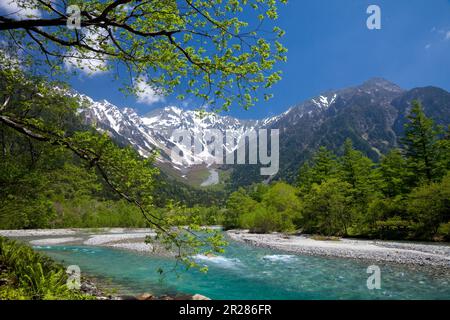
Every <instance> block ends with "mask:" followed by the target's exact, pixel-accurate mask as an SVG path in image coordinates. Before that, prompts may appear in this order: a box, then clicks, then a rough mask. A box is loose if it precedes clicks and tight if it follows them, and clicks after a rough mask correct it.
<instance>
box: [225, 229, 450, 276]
mask: <svg viewBox="0 0 450 320" xmlns="http://www.w3.org/2000/svg"><path fill="white" fill-rule="evenodd" d="M226 233H227V235H228V236H229V237H230V238H231V239H232V240H235V241H239V242H244V243H247V244H250V245H253V246H257V247H264V248H270V249H276V250H282V251H286V252H291V253H296V254H307V255H316V256H328V257H340V258H351V259H363V260H372V261H381V262H393V263H399V264H410V265H421V266H433V267H439V268H446V269H448V270H450V245H449V244H447V243H446V244H423V243H414V242H393V241H378V240H354V239H341V240H339V241H321V240H314V239H312V238H310V237H308V236H303V235H300V236H287V235H284V234H279V233H272V234H251V233H249V232H248V231H245V230H230V231H227V232H226Z"/></svg>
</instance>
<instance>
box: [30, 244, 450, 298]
mask: <svg viewBox="0 0 450 320" xmlns="http://www.w3.org/2000/svg"><path fill="white" fill-rule="evenodd" d="M35 248H36V249H38V250H41V251H43V252H45V253H46V254H47V255H49V256H51V257H53V258H54V259H56V260H58V261H61V262H63V263H64V264H66V265H72V264H76V265H78V266H80V268H81V271H82V273H83V272H84V273H86V274H88V275H90V276H93V277H96V278H97V279H98V280H99V281H100V283H105V284H106V283H109V285H110V286H111V287H114V288H118V290H119V292H120V293H123V294H140V293H144V292H151V293H153V294H156V295H163V294H195V293H199V294H202V295H205V296H207V297H210V298H212V299H449V298H450V274H449V273H448V272H447V273H433V272H431V271H429V270H428V269H426V268H423V267H421V268H412V267H410V266H403V265H393V264H381V263H380V264H377V265H378V266H379V267H380V269H381V289H379V290H376V289H375V290H369V289H368V288H367V278H368V277H369V276H370V274H368V273H367V268H368V266H370V265H372V264H373V263H369V262H363V261H359V260H353V259H341V258H325V257H314V256H305V255H293V254H287V253H283V252H279V251H274V250H269V249H261V248H255V247H251V246H248V245H245V244H241V243H236V242H233V241H231V243H230V246H229V247H228V248H227V251H226V253H225V254H224V255H222V256H217V257H205V256H196V257H194V259H196V261H197V262H199V263H200V264H202V265H207V266H208V267H209V271H208V273H207V274H203V273H201V272H199V271H197V270H187V271H186V270H185V269H184V268H182V267H180V266H176V265H175V262H174V260H172V259H170V258H164V257H155V256H149V255H145V254H140V253H137V252H132V251H126V250H120V249H113V248H107V247H95V246H85V245H54V246H35ZM159 268H162V269H163V270H164V272H163V274H162V275H161V274H160V273H159V272H158V269H159Z"/></svg>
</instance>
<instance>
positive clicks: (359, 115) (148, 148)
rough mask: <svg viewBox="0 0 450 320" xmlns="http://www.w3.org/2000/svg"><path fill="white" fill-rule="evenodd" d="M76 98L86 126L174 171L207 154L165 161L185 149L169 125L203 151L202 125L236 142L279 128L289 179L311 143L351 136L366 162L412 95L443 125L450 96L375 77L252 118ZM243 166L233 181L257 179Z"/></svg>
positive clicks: (396, 126)
mask: <svg viewBox="0 0 450 320" xmlns="http://www.w3.org/2000/svg"><path fill="white" fill-rule="evenodd" d="M76 95H77V96H78V97H79V99H80V101H82V103H83V105H84V106H85V108H84V110H83V111H82V113H83V115H84V117H85V118H86V121H87V122H88V123H90V124H93V125H95V126H96V127H97V128H98V129H99V130H102V131H106V132H108V133H109V134H110V135H111V136H112V137H114V139H115V140H116V141H118V142H119V143H121V144H124V145H126V144H129V145H132V146H133V147H134V148H136V150H137V151H138V152H139V153H140V154H141V155H142V156H148V155H150V153H151V152H152V151H153V150H155V149H158V150H160V157H159V158H158V161H159V163H160V164H164V165H163V166H162V167H165V168H167V167H170V168H171V169H175V170H176V172H178V174H179V176H184V175H185V174H186V172H187V171H189V170H191V169H192V170H195V169H196V168H198V166H199V165H198V163H200V162H205V163H210V162H209V161H208V160H209V159H210V157H211V154H210V153H209V152H202V153H200V154H198V155H197V158H192V159H189V158H184V159H185V160H186V161H184V162H182V163H181V162H178V163H177V162H175V163H174V162H172V161H171V158H170V155H171V150H172V149H173V147H174V146H178V147H179V149H181V150H182V151H183V153H185V152H189V153H190V151H191V150H186V147H184V145H183V144H181V143H180V142H179V141H176V139H174V138H173V132H174V131H175V130H180V129H181V130H186V131H188V132H189V134H190V135H191V136H192V137H194V140H195V142H197V143H198V144H199V145H200V146H201V148H202V150H207V148H208V145H209V144H210V143H211V141H208V139H207V137H206V132H207V130H209V129H217V130H219V131H221V132H222V133H223V135H224V136H225V133H226V132H227V131H230V130H231V131H233V132H234V133H235V134H236V135H237V137H238V138H237V141H239V140H242V139H243V138H244V137H245V136H246V134H247V133H248V132H249V131H250V130H253V129H254V130H258V129H261V128H267V129H279V130H280V175H281V176H282V177H284V178H286V179H291V178H292V177H295V175H296V172H297V170H298V167H299V166H300V164H301V163H302V162H303V161H305V160H306V159H308V158H309V157H310V156H311V154H312V153H313V152H314V150H316V149H317V148H318V147H319V146H327V147H328V148H329V149H331V150H335V151H338V150H339V148H340V147H341V146H342V144H343V142H344V140H345V139H346V138H351V139H352V140H353V142H354V145H355V147H356V148H358V149H360V150H362V151H364V152H365V153H366V154H367V155H368V156H370V157H371V158H373V159H376V158H378V157H379V156H380V155H381V154H383V153H385V152H387V151H388V150H389V149H390V148H392V147H395V146H397V143H398V136H399V135H401V130H402V127H403V124H404V122H405V115H406V114H407V111H408V106H409V105H410V102H411V100H413V99H419V100H421V101H422V103H423V105H424V109H425V111H426V112H428V113H429V114H430V116H431V117H433V118H435V120H436V121H437V122H438V124H443V125H447V124H448V121H449V120H448V119H449V114H448V110H450V109H449V108H450V105H449V103H450V93H448V92H447V91H445V90H442V89H439V88H435V87H427V88H416V89H413V90H410V91H406V90H403V89H401V88H400V87H398V86H397V85H395V84H393V83H391V82H389V81H387V80H384V79H379V78H375V79H371V80H369V81H367V82H365V83H363V84H361V85H359V86H355V87H350V88H345V89H341V90H335V91H329V92H326V93H323V94H321V95H319V96H317V97H314V98H312V99H309V100H306V101H304V102H302V103H301V104H298V105H296V106H293V107H292V108H290V109H289V110H287V111H286V112H284V113H282V114H280V115H278V116H275V117H270V118H266V119H262V120H257V121H256V120H255V121H253V120H240V119H236V118H233V117H230V116H223V115H220V114H215V113H207V114H202V115H201V114H199V113H198V112H196V111H191V110H183V109H181V108H178V107H174V106H170V107H166V108H163V109H156V110H154V111H152V112H150V113H148V114H146V115H139V114H137V112H136V111H134V110H133V109H130V108H121V107H118V106H116V105H113V104H111V103H109V102H108V101H105V100H104V101H94V100H93V99H91V98H89V97H87V96H85V95H82V94H78V93H77V94H76ZM437 102H439V103H437ZM434 116H435V117H434ZM223 143H224V148H225V150H227V152H234V149H233V146H229V145H227V144H226V140H225V139H224V141H223ZM236 144H237V143H236ZM203 167H204V168H207V167H208V166H207V165H203ZM250 167H251V166H235V167H234V170H232V177H231V180H232V181H233V183H234V184H236V185H243V184H247V183H252V182H255V181H257V177H256V174H252V172H251V170H253V169H251V168H250ZM258 171H259V170H258ZM259 178H261V177H259ZM242 179H244V180H242Z"/></svg>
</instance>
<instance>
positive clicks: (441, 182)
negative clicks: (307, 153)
mask: <svg viewBox="0 0 450 320" xmlns="http://www.w3.org/2000/svg"><path fill="white" fill-rule="evenodd" d="M412 105H413V106H412V109H411V111H410V114H409V116H408V120H409V121H408V123H407V124H406V125H405V136H404V138H403V139H402V146H403V147H402V149H394V150H391V151H390V152H389V153H388V154H387V155H385V156H383V157H382V160H381V162H380V163H374V162H373V161H372V160H370V159H369V158H368V157H366V156H365V155H364V154H363V153H362V152H360V151H357V150H355V149H354V148H353V146H352V142H351V140H347V141H346V142H345V145H344V146H343V147H342V153H341V155H340V156H336V155H335V154H334V153H333V152H331V151H329V150H327V149H326V148H324V147H322V148H319V150H318V151H317V152H316V154H315V155H314V157H313V158H312V159H311V160H310V161H308V162H306V163H305V164H303V165H302V166H301V168H300V170H299V175H298V179H297V184H296V186H291V185H288V184H286V183H283V182H277V183H275V184H273V185H271V186H268V185H257V186H254V187H251V188H249V189H247V190H246V189H240V190H239V191H237V192H235V193H233V194H231V196H230V197H229V199H228V202H227V208H228V213H229V214H228V215H226V219H225V225H226V226H227V227H229V228H248V229H250V230H251V231H253V232H262V233H265V232H272V231H281V232H292V231H295V230H298V229H301V230H302V231H303V232H306V233H313V234H318V235H323V236H353V237H368V238H378V239H410V240H411V239H415V240H445V241H449V240H450V172H449V169H450V167H449V165H450V140H449V138H450V131H449V129H448V128H447V130H444V129H443V128H439V127H436V126H435V125H434V123H433V121H432V119H429V118H427V117H426V115H425V114H424V112H423V110H422V107H421V105H420V103H419V102H418V101H414V102H413V103H412Z"/></svg>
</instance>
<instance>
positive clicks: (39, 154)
mask: <svg viewBox="0 0 450 320" xmlns="http://www.w3.org/2000/svg"><path fill="white" fill-rule="evenodd" d="M2 78H3V81H2V91H3V95H4V97H6V96H7V95H8V93H10V91H11V90H13V91H14V93H15V94H14V99H17V100H16V101H14V105H15V106H17V105H20V106H21V108H17V107H15V108H14V110H8V108H7V107H6V108H4V111H3V112H8V111H9V112H10V115H11V116H10V118H8V119H12V117H15V119H16V120H15V121H16V123H17V127H11V126H9V125H5V123H1V124H0V142H1V146H2V152H1V155H0V157H1V162H0V186H1V189H0V190H1V192H0V202H1V206H0V227H1V228H2V229H32V228H65V227H77V228H98V227H154V225H152V223H151V222H149V220H148V219H147V218H148V216H151V218H152V219H155V220H157V221H160V220H161V221H162V219H164V222H163V223H164V224H165V225H167V226H168V225H179V226H183V225H192V226H194V225H196V226H202V225H223V226H224V227H225V228H228V229H230V228H244V229H250V230H251V231H253V232H258V233H266V232H273V231H279V232H297V231H301V232H303V233H310V234H318V235H323V236H352V237H368V238H381V239H420V240H449V236H450V210H449V206H450V204H449V199H450V174H449V169H450V141H449V137H450V134H449V131H448V128H441V127H437V126H435V125H434V122H433V120H432V119H429V118H427V116H426V115H425V114H424V112H423V110H422V107H421V105H420V103H419V102H418V101H414V102H413V107H412V109H411V111H410V114H409V116H408V123H407V125H406V126H405V134H404V137H403V138H402V140H401V141H400V145H401V146H402V147H401V148H399V149H394V150H391V152H389V153H388V154H387V155H385V156H383V157H382V160H381V161H380V162H379V163H374V162H373V161H372V160H371V159H369V158H368V157H367V156H365V155H364V154H363V153H362V152H360V151H358V150H355V149H354V147H353V146H352V141H351V140H347V141H346V143H345V144H344V145H343V146H342V148H341V149H342V150H340V154H339V155H336V154H334V153H333V152H331V151H329V150H327V149H326V148H324V147H321V148H319V149H318V150H317V152H316V153H315V155H314V156H313V157H312V159H310V160H309V161H307V162H306V163H304V164H303V165H301V166H300V164H299V166H300V168H299V173H298V178H297V182H296V184H295V185H290V184H288V183H286V182H283V181H275V182H272V183H271V184H256V185H252V186H249V187H241V188H239V190H237V191H235V192H232V193H228V194H227V193H226V192H225V191H222V192H218V191H207V190H205V191H202V190H200V189H194V188H192V187H188V186H186V185H183V184H181V183H179V182H175V181H173V180H170V179H168V178H167V177H165V176H164V175H163V174H161V173H160V172H159V171H158V169H157V168H156V167H154V165H153V164H152V161H153V158H150V159H143V158H141V157H140V156H139V155H138V154H137V152H135V151H134V150H133V149H131V148H130V147H119V146H118V145H116V144H115V143H114V141H112V140H111V139H110V138H109V137H108V136H107V135H106V134H100V133H98V132H97V131H96V130H95V129H94V128H90V127H86V125H84V124H83V121H82V119H81V118H80V117H79V116H78V113H77V110H78V108H79V106H78V105H77V101H76V100H75V99H73V98H69V97H68V96H67V95H64V94H61V93H58V92H54V91H51V89H50V87H51V86H55V85H56V84H55V83H51V84H49V83H47V82H46V81H44V80H43V79H41V78H33V79H29V78H25V76H24V75H21V74H20V75H18V74H17V73H16V72H9V73H8V72H3V73H2ZM30 81H33V83H35V84H37V85H34V86H31V85H30ZM58 85H60V86H62V85H63V84H58ZM19 92H20V94H18V93H19ZM32 97H33V101H34V103H33V104H30V103H29V101H30V100H31V98H32ZM67 106H71V107H70V108H68V107H67ZM11 121H12V120H11ZM21 126H22V127H21ZM52 126H54V127H55V131H57V130H60V133H59V135H58V134H57V135H55V134H54V133H52V134H49V133H48V128H49V127H52ZM44 127H45V128H46V129H45V130H44V129H42V128H44ZM24 128H26V129H27V130H29V131H27V132H26V134H24V133H23V132H21V130H23V129H24ZM61 128H62V129H64V130H61ZM31 130H33V131H31ZM30 134H33V135H39V137H40V140H41V141H39V139H36V137H31V136H30ZM49 141H50V142H51V143H48V142H49ZM75 143H76V144H77V146H76V147H75V146H74V145H75ZM72 144H73V145H72ZM80 146H81V147H80ZM123 172H127V173H128V174H127V175H126V176H124V175H123V174H122V173H123ZM105 177H106V179H105ZM133 197H134V198H133ZM136 199H140V200H139V201H137V200H136ZM144 201H145V202H146V204H145V205H146V206H147V207H145V208H143V206H144V205H143V204H142V203H143V202H144ZM162 228H164V227H163V226H162Z"/></svg>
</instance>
